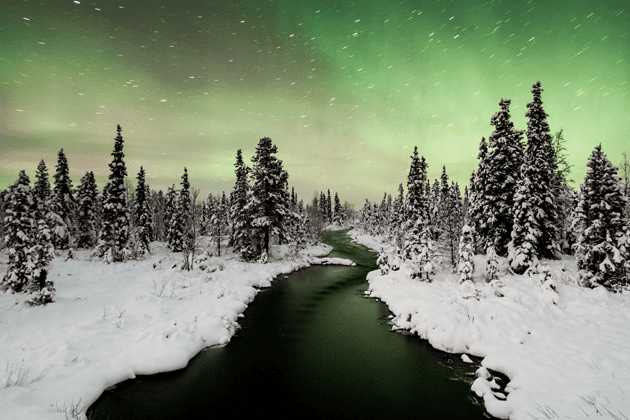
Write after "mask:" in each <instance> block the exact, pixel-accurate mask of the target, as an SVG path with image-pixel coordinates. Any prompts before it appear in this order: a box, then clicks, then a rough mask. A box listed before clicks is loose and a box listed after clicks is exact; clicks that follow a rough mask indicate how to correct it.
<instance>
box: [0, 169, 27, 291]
mask: <svg viewBox="0 0 630 420" xmlns="http://www.w3.org/2000/svg"><path fill="white" fill-rule="evenodd" d="M30 182H31V181H30V179H29V177H28V175H26V172H24V170H22V171H20V175H19V178H18V179H17V181H15V183H14V184H13V186H11V189H10V190H9V193H8V194H7V195H6V197H5V200H6V209H5V211H6V218H5V224H6V225H5V229H6V233H5V239H4V240H5V243H6V246H7V250H8V252H7V254H8V257H9V266H8V268H7V272H6V273H5V275H4V277H3V278H2V285H1V286H2V287H1V289H3V290H6V289H10V290H12V291H13V292H21V291H22V290H23V289H24V288H25V287H26V285H27V283H28V281H29V279H30V272H29V271H30V270H29V267H28V262H29V261H28V257H29V252H30V251H29V250H30V249H31V247H33V245H34V244H33V237H32V234H31V231H32V229H33V225H34V224H35V211H36V203H35V200H34V199H33V192H32V191H31V186H30Z"/></svg>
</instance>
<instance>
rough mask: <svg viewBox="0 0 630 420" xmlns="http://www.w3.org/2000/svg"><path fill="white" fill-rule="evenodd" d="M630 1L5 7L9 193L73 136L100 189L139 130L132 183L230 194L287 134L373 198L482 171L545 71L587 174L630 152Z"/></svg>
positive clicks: (292, 164)
mask: <svg viewBox="0 0 630 420" xmlns="http://www.w3.org/2000/svg"><path fill="white" fill-rule="evenodd" d="M629 31H630V2H629V1H627V0H623V1H622V0H603V1H600V2H597V4H594V2H591V1H587V0H574V1H571V2H550V1H544V0H528V1H523V0H517V1H505V0H503V1H501V0H495V1H476V0H468V1H455V0H452V1H396V2H394V1H392V2H385V1H332V0H327V1H326V0H320V1H310V0H309V1H289V0H284V1H239V0H237V1H229V2H227V1H205V2H202V1H199V0H180V1H173V0H156V1H150V2H149V1H141V0H135V1H123V0H107V1H105V0H97V1H71V0H70V1H69V0H63V1H61V0H49V1H41V2H40V1H35V0H28V1H26V0H23V1H22V0H8V1H3V2H2V4H0V116H2V117H1V118H0V189H3V188H6V187H8V186H9V185H11V184H13V182H14V181H15V179H17V175H18V172H19V171H20V170H21V169H25V170H26V172H27V174H29V176H31V180H32V181H33V180H34V179H33V178H34V174H35V169H36V167H37V164H38V163H39V161H40V160H41V159H44V161H45V162H46V164H47V166H48V169H49V173H50V174H51V176H52V174H53V173H54V166H55V165H56V159H57V152H58V151H59V149H61V148H63V149H64V151H65V153H66V155H67V157H68V160H69V164H70V171H71V176H72V178H73V182H74V185H75V186H76V185H78V183H79V179H80V178H81V176H82V175H83V174H84V173H85V172H86V171H90V170H92V171H94V173H95V175H96V179H97V182H98V185H99V187H100V188H102V186H103V185H104V183H105V182H106V179H107V175H108V171H109V169H108V167H107V163H109V162H110V160H111V156H110V153H111V151H112V149H113V144H114V138H115V136H116V124H120V125H121V126H122V128H123V137H124V139H125V156H126V157H125V160H126V162H127V167H128V172H129V176H130V177H131V178H135V176H136V174H137V172H138V170H139V168H140V166H141V165H142V166H144V168H145V170H146V171H147V174H148V175H147V182H148V183H149V185H151V187H152V188H153V189H166V188H167V187H168V186H170V185H171V184H173V183H175V184H176V185H179V183H180V177H181V174H182V173H183V170H184V166H186V167H187V168H188V172H189V175H190V180H191V184H192V185H193V186H196V187H200V188H201V193H202V196H204V197H205V195H207V194H208V193H218V192H220V191H223V190H224V191H226V192H229V191H231V189H232V185H233V183H234V167H233V165H234V162H235V156H236V150H237V149H239V148H240V149H243V156H244V157H245V159H246V161H247V162H249V158H250V157H251V156H252V155H253V154H254V148H255V146H256V144H257V142H258V140H259V139H260V138H261V137H265V136H269V137H271V138H272V140H273V142H274V143H275V144H277V146H278V149H279V153H278V157H279V158H280V159H282V160H283V162H284V166H285V168H286V169H287V171H288V172H289V184H290V186H294V187H295V188H296V191H297V192H298V194H299V196H300V198H303V199H305V200H306V201H310V199H311V198H312V196H313V192H314V191H320V190H324V191H325V190H327V189H330V190H332V191H336V192H338V193H339V196H340V198H341V200H342V201H344V200H347V201H350V202H354V203H356V204H357V206H361V204H362V202H363V201H364V200H365V198H368V199H370V200H380V199H381V197H382V196H383V193H384V192H388V193H391V194H392V195H395V194H396V193H397V187H398V184H400V183H403V184H405V183H406V176H407V170H408V168H409V164H410V161H411V160H410V155H411V153H412V152H413V147H414V146H418V150H419V153H420V154H421V155H423V156H425V158H426V159H427V162H428V164H429V176H430V177H431V178H432V179H433V178H437V177H438V176H439V174H440V173H441V170H442V165H446V170H447V173H448V174H449V176H450V178H451V179H452V180H454V181H457V182H459V184H460V186H462V188H463V185H467V184H468V181H469V178H470V174H471V172H472V171H473V170H475V169H476V165H477V160H476V156H477V153H478V147H479V142H480V140H481V137H486V138H487V137H488V136H489V135H490V133H491V132H492V126H490V118H491V116H492V115H493V114H494V113H495V112H496V111H498V110H499V105H498V103H499V101H500V100H501V98H506V99H511V101H512V105H511V108H510V111H511V114H512V119H513V121H514V123H515V125H516V127H517V128H518V129H525V128H526V123H527V121H526V118H525V112H526V111H527V108H526V107H525V105H526V104H527V103H528V102H530V101H531V88H532V85H533V84H534V83H535V82H536V81H538V80H540V81H541V83H542V87H543V89H544V92H543V106H544V109H545V111H546V112H547V113H548V114H549V119H548V121H549V124H550V126H551V129H552V132H556V131H558V130H559V129H560V128H562V129H563V130H564V137H565V139H566V141H567V143H566V145H567V147H568V149H569V150H568V154H569V160H570V163H572V164H574V165H575V166H574V167H573V174H572V178H573V179H574V180H575V181H576V182H575V184H574V186H576V187H577V186H579V184H580V183H581V181H582V179H583V178H584V175H585V173H586V169H587V168H586V162H587V158H588V156H589V155H590V153H591V151H592V150H593V148H594V147H595V146H596V145H597V144H599V143H600V142H601V143H602V146H603V150H604V152H605V153H606V154H607V155H608V157H609V159H610V160H611V161H612V162H613V163H615V164H618V163H619V162H620V160H621V159H622V157H621V156H622V153H623V152H630V135H629V134H628V133H629V131H628V122H629V121H630V95H628V93H629V91H630V83H629V80H628V79H630V57H629V54H628V53H629V51H630V35H629V34H628V32H629Z"/></svg>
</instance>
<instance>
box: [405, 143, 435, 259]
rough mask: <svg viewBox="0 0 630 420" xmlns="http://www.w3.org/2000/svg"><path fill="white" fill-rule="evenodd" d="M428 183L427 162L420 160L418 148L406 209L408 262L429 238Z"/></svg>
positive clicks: (409, 180) (409, 184)
mask: <svg viewBox="0 0 630 420" xmlns="http://www.w3.org/2000/svg"><path fill="white" fill-rule="evenodd" d="M427 183H428V182H427V164H426V161H425V160H424V157H422V159H420V158H418V148H417V147H414V150H413V156H411V167H410V168H409V174H408V175H407V202H406V204H407V205H406V208H405V214H406V216H407V219H406V221H405V224H404V228H403V229H404V231H405V241H404V250H403V257H404V258H405V259H407V260H411V259H412V258H414V255H416V254H417V253H418V252H420V251H419V249H420V247H421V242H427V241H428V238H429V232H428V229H429V225H428V205H427V202H426V196H425V190H426V188H425V185H426V184H427Z"/></svg>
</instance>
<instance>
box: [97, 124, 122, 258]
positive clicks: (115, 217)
mask: <svg viewBox="0 0 630 420" xmlns="http://www.w3.org/2000/svg"><path fill="white" fill-rule="evenodd" d="M116 131H117V133H118V135H117V136H116V139H115V140H114V151H113V152H112V156H113V159H112V162H111V163H110V164H109V169H110V173H109V182H108V183H107V184H106V185H105V188H103V208H102V223H101V230H100V232H99V237H98V244H97V247H96V250H95V253H96V255H97V256H99V257H105V260H106V261H107V262H110V261H123V260H124V259H125V255H126V246H127V241H128V240H129V214H128V212H127V210H128V207H127V192H126V191H125V177H126V176H127V167H126V166H125V162H124V160H123V158H124V157H125V155H124V153H123V137H122V134H121V132H122V128H121V127H120V125H118V126H117V129H116Z"/></svg>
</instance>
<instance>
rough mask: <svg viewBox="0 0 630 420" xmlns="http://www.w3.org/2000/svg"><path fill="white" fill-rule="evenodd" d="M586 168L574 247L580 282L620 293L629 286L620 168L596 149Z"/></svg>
mask: <svg viewBox="0 0 630 420" xmlns="http://www.w3.org/2000/svg"><path fill="white" fill-rule="evenodd" d="M587 166H588V167H589V171H588V172H587V173H586V178H584V184H582V186H581V191H580V197H579V202H578V205H577V208H576V210H575V215H574V217H573V219H574V221H573V227H572V228H573V229H575V230H576V231H577V232H578V238H577V242H576V244H575V245H574V248H575V256H576V260H577V267H578V270H579V272H578V273H579V276H580V283H581V284H582V285H583V286H587V287H595V286H598V285H602V286H604V287H606V288H608V289H611V290H619V289H620V288H622V287H624V286H626V285H628V282H629V281H628V275H629V273H628V272H627V269H628V267H627V260H628V258H629V255H628V248H627V237H626V235H627V234H628V220H627V219H625V218H624V207H625V205H626V200H625V197H623V195H622V193H621V186H620V182H619V178H618V177H617V168H615V166H614V165H613V164H612V163H610V161H609V160H608V158H607V157H606V155H605V154H604V153H603V152H602V147H601V144H600V145H598V146H597V147H595V150H593V153H592V154H591V157H590V158H589V161H588V164H587Z"/></svg>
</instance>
